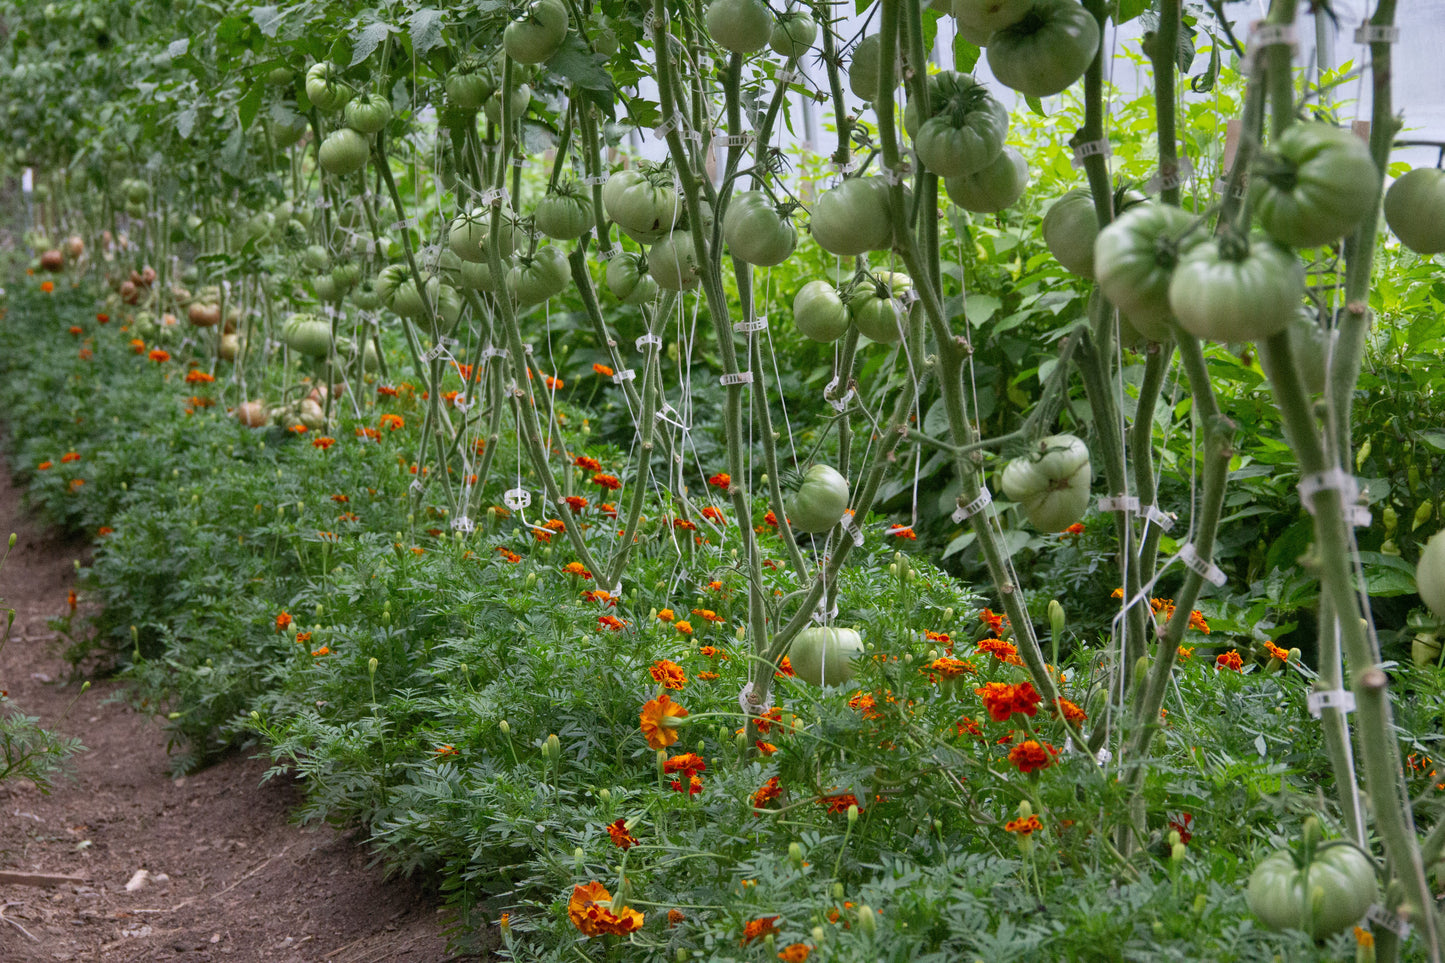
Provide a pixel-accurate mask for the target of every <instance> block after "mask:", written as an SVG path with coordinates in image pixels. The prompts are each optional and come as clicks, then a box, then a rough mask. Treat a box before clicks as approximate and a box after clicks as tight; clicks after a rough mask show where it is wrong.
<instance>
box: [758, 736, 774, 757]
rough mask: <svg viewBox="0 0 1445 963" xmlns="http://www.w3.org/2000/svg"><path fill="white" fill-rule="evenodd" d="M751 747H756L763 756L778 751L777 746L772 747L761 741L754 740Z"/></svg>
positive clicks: (770, 744) (769, 743)
mask: <svg viewBox="0 0 1445 963" xmlns="http://www.w3.org/2000/svg"><path fill="white" fill-rule="evenodd" d="M753 745H754V746H756V747H757V750H758V752H761V753H762V754H763V755H765V756H771V755H772V754H773V753H775V752H777V751H778V747H777V746H775V745H773V744H772V743H771V742H764V741H763V740H761V739H754V740H753Z"/></svg>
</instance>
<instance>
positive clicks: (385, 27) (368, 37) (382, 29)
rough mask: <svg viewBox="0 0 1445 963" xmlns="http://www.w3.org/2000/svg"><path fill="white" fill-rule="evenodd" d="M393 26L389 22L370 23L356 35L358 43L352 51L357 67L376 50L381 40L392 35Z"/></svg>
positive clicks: (352, 58)
mask: <svg viewBox="0 0 1445 963" xmlns="http://www.w3.org/2000/svg"><path fill="white" fill-rule="evenodd" d="M391 31H392V26H391V24H389V23H381V22H377V23H369V24H367V25H366V26H365V27H363V28H362V30H361V32H360V33H358V34H357V35H356V44H355V46H354V47H353V48H352V51H351V63H350V65H349V66H352V67H355V66H356V65H357V64H359V63H361V62H362V61H363V60H365V59H366V58H367V57H370V56H371V54H372V52H373V51H375V50H376V48H377V47H378V46H380V45H381V42H382V41H383V40H385V39H386V38H387V37H389V36H390V35H391Z"/></svg>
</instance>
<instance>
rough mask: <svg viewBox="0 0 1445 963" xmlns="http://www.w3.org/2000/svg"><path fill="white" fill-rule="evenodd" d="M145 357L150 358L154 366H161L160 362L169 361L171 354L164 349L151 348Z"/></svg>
mask: <svg viewBox="0 0 1445 963" xmlns="http://www.w3.org/2000/svg"><path fill="white" fill-rule="evenodd" d="M146 357H147V358H150V359H151V360H152V361H154V362H155V363H156V364H161V363H162V362H165V361H169V360H171V353H170V352H169V351H167V350H166V349H165V348H151V350H150V353H149V354H147V355H146Z"/></svg>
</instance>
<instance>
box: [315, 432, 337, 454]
mask: <svg viewBox="0 0 1445 963" xmlns="http://www.w3.org/2000/svg"><path fill="white" fill-rule="evenodd" d="M334 444H336V439H335V438H328V437H326V436H325V435H323V436H322V437H320V438H313V439H311V447H312V448H320V449H321V450H322V451H325V450H326V449H328V448H330V447H331V446H332V445H334Z"/></svg>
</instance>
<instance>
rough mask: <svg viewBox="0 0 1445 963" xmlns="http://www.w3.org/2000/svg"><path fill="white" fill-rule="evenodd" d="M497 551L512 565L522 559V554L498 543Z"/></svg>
mask: <svg viewBox="0 0 1445 963" xmlns="http://www.w3.org/2000/svg"><path fill="white" fill-rule="evenodd" d="M497 552H498V553H499V554H500V555H501V556H502V558H504V559H506V560H507V561H509V562H511V563H512V564H513V565H515V564H516V563H518V562H520V561H521V560H522V556H520V555H518V554H517V553H516V552H514V551H512V550H511V549H510V548H508V547H507V546H505V545H498V546H497Z"/></svg>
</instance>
